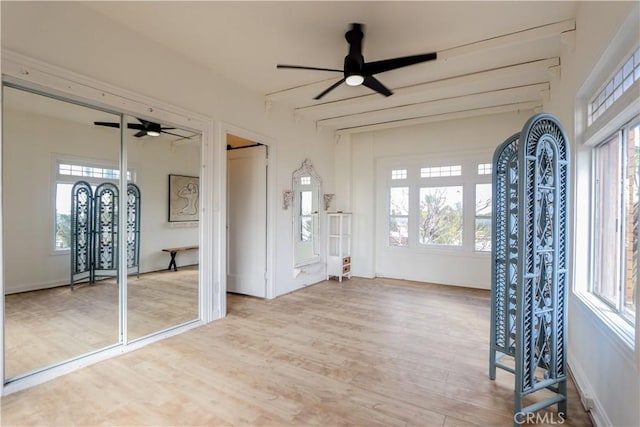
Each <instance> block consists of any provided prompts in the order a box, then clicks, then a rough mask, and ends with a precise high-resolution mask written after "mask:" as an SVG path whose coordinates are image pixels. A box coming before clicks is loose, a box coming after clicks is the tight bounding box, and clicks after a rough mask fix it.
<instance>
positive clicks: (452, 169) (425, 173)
mask: <svg viewBox="0 0 640 427" xmlns="http://www.w3.org/2000/svg"><path fill="white" fill-rule="evenodd" d="M460 175H462V166H461V165H452V166H435V167H431V168H420V178H438V177H441V176H460Z"/></svg>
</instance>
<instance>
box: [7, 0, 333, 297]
mask: <svg viewBox="0 0 640 427" xmlns="http://www.w3.org/2000/svg"><path fill="white" fill-rule="evenodd" d="M1 7H2V46H3V48H6V49H10V50H12V51H15V52H17V53H21V54H24V55H27V56H30V57H32V58H35V59H38V60H41V61H44V62H46V63H49V64H52V65H56V66H59V67H62V68H65V69H67V70H70V71H74V72H77V73H80V74H83V75H86V76H89V77H91V78H94V79H97V80H100V81H104V82H106V83H109V84H112V85H114V86H117V87H121V88H123V89H127V90H131V91H134V92H137V93H140V94H142V95H145V96H148V97H151V98H154V99H158V100H160V101H163V102H166V103H168V104H170V105H175V106H177V107H181V108H184V109H186V110H189V111H194V112H196V113H199V114H201V115H204V116H206V117H211V118H214V119H215V120H216V123H217V124H218V125H219V126H222V124H223V123H228V124H232V125H234V126H237V127H239V128H243V129H248V130H250V131H252V132H254V133H258V134H262V135H266V136H267V137H269V139H270V140H271V141H272V142H273V143H272V144H271V146H270V152H272V153H274V154H275V158H276V159H277V163H275V164H274V163H271V164H270V167H275V168H276V169H277V171H276V174H275V177H276V178H275V182H272V183H269V194H268V197H270V198H275V199H276V201H277V202H276V205H277V206H278V207H279V206H281V202H280V200H281V192H282V190H283V189H288V188H291V173H292V172H293V171H294V170H295V169H297V168H298V167H299V166H300V164H301V162H302V161H303V160H304V159H305V158H309V159H311V161H312V162H313V164H314V166H315V168H316V170H317V171H318V173H319V174H320V176H321V177H322V178H323V181H324V182H323V186H324V189H325V191H327V192H333V188H334V185H333V176H334V173H333V147H334V138H333V135H332V134H331V133H329V132H325V133H320V134H318V133H317V132H316V129H315V126H314V125H313V124H312V123H309V122H305V121H304V120H302V121H299V122H296V121H295V120H294V117H293V114H292V112H291V111H290V110H289V109H286V108H282V107H280V106H278V105H274V106H273V107H272V108H271V109H270V110H269V112H267V111H265V104H264V98H263V95H262V94H259V93H254V92H251V91H249V90H246V89H244V88H242V87H239V86H238V85H237V84H236V83H234V82H232V81H230V80H227V79H225V78H223V77H221V76H219V75H218V74H217V73H216V72H215V71H213V70H210V69H207V68H205V67H202V66H200V65H198V64H195V63H193V62H191V61H190V60H188V59H187V58H185V57H183V56H181V55H180V54H179V53H177V52H174V51H170V50H168V49H166V48H165V47H163V46H161V45H159V44H157V43H155V42H153V41H150V40H148V39H145V38H143V37H141V36H140V35H139V34H137V33H134V32H132V31H131V30H129V29H127V28H125V27H122V26H120V25H118V24H116V23H113V22H112V21H109V20H107V19H106V18H105V17H104V16H102V15H100V14H98V13H96V12H94V11H92V10H90V9H88V8H85V7H83V6H82V4H80V3H77V2H37V3H36V2H12V3H7V2H2V4H1ZM216 137H218V135H216ZM216 146H217V147H218V148H219V149H218V151H216V155H217V156H218V157H219V158H218V159H211V164H213V165H219V169H218V170H216V174H217V175H216V176H215V178H214V182H213V183H212V186H211V188H214V189H216V190H218V191H216V190H214V193H215V194H214V195H213V197H214V202H213V206H214V209H215V211H216V212H215V218H216V219H215V220H216V221H222V222H224V220H225V214H224V212H225V204H226V197H225V194H224V192H223V190H224V189H225V188H226V186H225V185H224V184H223V183H224V180H225V179H226V178H225V166H224V164H225V163H226V162H224V161H220V158H222V157H223V156H224V155H225V154H224V151H223V149H220V147H224V146H226V143H225V142H224V141H220V138H218V139H217V140H216ZM274 223H275V232H274V233H273V235H274V236H275V240H276V241H275V242H274V246H273V247H274V250H275V253H276V254H277V256H275V257H274V259H275V265H274V266H273V269H274V270H275V274H274V281H275V288H276V289H275V294H276V295H279V294H282V293H286V292H290V291H292V290H295V289H298V288H300V287H302V286H305V285H308V284H311V283H315V282H318V281H320V280H322V279H323V277H324V271H321V272H317V273H312V274H302V275H299V276H298V277H297V278H294V277H293V274H292V260H293V254H292V244H291V236H292V232H291V229H292V225H291V211H290V210H288V211H284V210H282V209H280V208H278V209H277V210H276V214H275V218H274ZM212 262H214V263H216V265H217V267H219V268H220V267H222V266H224V265H225V263H224V262H221V263H217V261H216V260H212ZM215 285H216V286H217V285H218V284H215Z"/></svg>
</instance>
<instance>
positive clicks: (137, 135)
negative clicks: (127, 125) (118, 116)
mask: <svg viewBox="0 0 640 427" xmlns="http://www.w3.org/2000/svg"><path fill="white" fill-rule="evenodd" d="M146 134H147V131H146V130H141V131H139V132H137V133H136V134H135V135H133V136H135V137H136V138H140V137H141V136H145V135H146Z"/></svg>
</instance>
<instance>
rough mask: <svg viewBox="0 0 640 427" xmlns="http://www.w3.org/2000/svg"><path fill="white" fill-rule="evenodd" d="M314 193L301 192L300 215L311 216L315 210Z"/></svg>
mask: <svg viewBox="0 0 640 427" xmlns="http://www.w3.org/2000/svg"><path fill="white" fill-rule="evenodd" d="M312 196H313V192H311V191H301V192H300V215H311V210H312V209H313V200H312Z"/></svg>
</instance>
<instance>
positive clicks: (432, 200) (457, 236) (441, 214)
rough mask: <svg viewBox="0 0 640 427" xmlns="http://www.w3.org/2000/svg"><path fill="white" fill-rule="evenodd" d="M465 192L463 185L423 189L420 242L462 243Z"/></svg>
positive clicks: (419, 228) (435, 243)
mask: <svg viewBox="0 0 640 427" xmlns="http://www.w3.org/2000/svg"><path fill="white" fill-rule="evenodd" d="M462 192H463V190H462V186H448V187H422V188H420V224H419V226H418V242H419V243H420V244H422V245H447V246H462V229H463V221H462V215H463V212H462Z"/></svg>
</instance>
